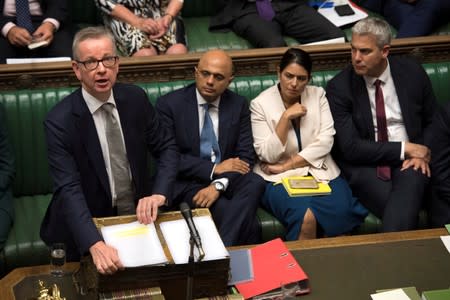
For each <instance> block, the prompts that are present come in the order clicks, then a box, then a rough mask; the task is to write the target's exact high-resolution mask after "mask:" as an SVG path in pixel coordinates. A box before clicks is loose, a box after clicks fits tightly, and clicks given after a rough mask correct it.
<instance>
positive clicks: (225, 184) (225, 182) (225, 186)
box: [212, 178, 230, 191]
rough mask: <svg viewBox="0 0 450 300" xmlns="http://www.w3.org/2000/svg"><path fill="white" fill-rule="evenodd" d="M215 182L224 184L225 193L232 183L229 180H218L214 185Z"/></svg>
mask: <svg viewBox="0 0 450 300" xmlns="http://www.w3.org/2000/svg"><path fill="white" fill-rule="evenodd" d="M214 182H221V183H222V184H223V186H224V191H226V190H227V188H228V184H229V183H230V181H229V180H228V178H218V179H215V180H213V182H212V183H214Z"/></svg>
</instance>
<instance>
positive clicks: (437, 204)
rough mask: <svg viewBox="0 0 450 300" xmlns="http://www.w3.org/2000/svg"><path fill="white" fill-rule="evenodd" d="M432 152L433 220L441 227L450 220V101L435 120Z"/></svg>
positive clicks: (434, 224)
mask: <svg viewBox="0 0 450 300" xmlns="http://www.w3.org/2000/svg"><path fill="white" fill-rule="evenodd" d="M431 154H432V155H431V175H432V176H431V179H432V183H433V191H434V195H433V196H434V197H433V201H432V204H431V222H432V225H433V226H439V227H440V226H444V224H448V223H449V222H450V103H447V104H446V105H445V106H443V107H442V108H441V109H440V110H439V111H438V112H437V113H436V115H435V118H434V120H433V142H432V143H431Z"/></svg>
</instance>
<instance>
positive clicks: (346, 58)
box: [0, 35, 450, 91]
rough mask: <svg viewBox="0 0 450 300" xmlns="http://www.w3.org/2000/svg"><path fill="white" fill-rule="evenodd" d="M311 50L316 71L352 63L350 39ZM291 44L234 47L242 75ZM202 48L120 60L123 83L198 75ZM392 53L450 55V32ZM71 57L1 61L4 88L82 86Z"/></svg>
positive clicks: (399, 43)
mask: <svg viewBox="0 0 450 300" xmlns="http://www.w3.org/2000/svg"><path fill="white" fill-rule="evenodd" d="M300 48H303V49H304V50H306V51H308V52H309V53H310V54H311V56H312V58H313V62H314V66H313V71H314V70H316V71H319V70H336V69H341V68H343V67H344V66H345V65H346V64H348V63H349V62H350V43H342V44H330V45H316V46H300ZM286 49H287V48H285V47H283V48H268V49H249V50H236V51H229V54H230V55H231V57H232V58H233V61H234V65H235V75H236V76H252V75H262V74H268V73H272V74H273V73H275V72H276V68H277V65H278V62H279V60H280V58H281V56H282V54H283V53H284V52H285V51H286ZM201 54H202V53H189V54H184V55H171V56H166V55H161V56H155V57H140V58H128V57H123V58H121V59H120V72H119V81H121V82H129V83H134V82H167V81H175V80H182V79H193V75H194V66H196V64H197V62H198V59H199V58H200V56H201ZM391 54H392V55H405V54H409V55H413V56H415V57H417V59H418V60H419V61H420V62H422V63H425V62H439V61H448V60H449V59H450V35H444V36H427V37H418V38H405V39H396V40H393V42H392V48H391ZM78 85H79V82H78V80H77V78H76V77H75V75H74V73H73V71H72V68H71V63H70V62H54V63H40V64H20V65H0V90H2V91H4V90H15V89H27V88H46V87H49V88H51V87H67V86H78Z"/></svg>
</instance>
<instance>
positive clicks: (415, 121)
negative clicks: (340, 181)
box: [326, 57, 436, 173]
mask: <svg viewBox="0 0 450 300" xmlns="http://www.w3.org/2000/svg"><path fill="white" fill-rule="evenodd" d="M389 64H390V67H391V74H392V77H393V80H394V85H395V89H396V91H397V95H398V100H399V102H400V108H401V111H402V116H403V121H404V125H405V128H406V132H407V134H408V137H409V141H410V142H413V143H418V144H424V145H427V146H429V145H430V141H431V130H430V125H431V121H432V118H433V112H434V108H435V103H436V100H435V97H434V94H433V89H432V86H431V82H430V79H429V78H428V76H427V74H426V73H425V71H424V70H423V68H422V66H421V65H419V64H418V63H416V62H414V61H413V60H411V59H409V58H404V57H390V58H389ZM326 91H327V98H328V100H329V103H330V108H331V112H332V114H333V118H334V126H335V128H336V136H335V144H334V146H335V149H334V150H336V151H335V156H334V158H335V159H336V160H337V161H338V162H340V163H341V167H342V168H343V169H344V173H345V171H351V169H346V168H345V167H344V165H342V163H349V165H366V166H376V165H383V164H389V165H395V164H400V163H401V161H400V150H401V143H400V142H386V143H379V142H375V132H374V127H373V121H372V113H371V110H370V103H369V96H368V94H367V89H366V86H365V82H364V79H363V77H362V76H359V75H357V74H356V73H355V72H354V70H353V67H352V66H351V65H350V66H348V67H347V68H345V69H344V70H343V71H342V72H340V73H339V74H338V75H337V76H336V77H334V78H333V79H332V80H330V81H329V83H328V85H327V88H326Z"/></svg>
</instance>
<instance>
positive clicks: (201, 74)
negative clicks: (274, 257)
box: [156, 50, 265, 246]
mask: <svg viewBox="0 0 450 300" xmlns="http://www.w3.org/2000/svg"><path fill="white" fill-rule="evenodd" d="M194 72H195V74H194V75H195V84H191V85H189V86H187V87H185V88H182V89H179V90H176V91H173V92H172V93H169V94H167V95H165V96H162V97H161V98H159V99H158V101H157V103H156V109H157V111H158V112H159V113H160V115H161V119H162V120H163V123H165V125H166V126H167V127H168V128H169V129H171V130H172V133H173V135H174V138H175V140H176V143H177V144H178V147H179V151H180V163H179V168H178V175H177V180H176V183H175V185H174V187H173V189H172V191H173V195H172V196H173V197H171V199H170V200H169V207H172V208H176V207H177V206H178V204H179V203H180V202H183V201H185V202H187V203H188V204H189V205H190V206H191V207H192V208H209V210H210V211H211V214H212V217H213V219H214V222H215V224H216V226H217V228H218V231H219V234H220V236H221V238H222V240H223V242H224V244H225V246H233V245H243V244H255V243H258V242H259V241H260V228H259V225H258V222H257V220H256V209H257V207H258V204H259V199H260V197H261V195H262V193H263V192H264V188H265V183H264V181H263V179H262V178H261V177H259V176H258V175H256V174H254V173H252V172H251V170H252V169H253V164H254V160H255V153H254V150H253V138H252V131H251V124H250V111H249V108H248V103H247V100H246V99H245V98H244V97H242V96H239V95H237V94H235V93H233V92H232V91H230V90H228V86H229V84H230V82H231V81H232V80H233V63H232V60H231V58H230V57H229V56H228V54H226V53H225V52H223V51H221V50H212V51H208V52H206V53H205V54H204V55H203V56H202V57H201V58H200V60H199V62H198V65H197V67H196V68H195V71H194Z"/></svg>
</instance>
